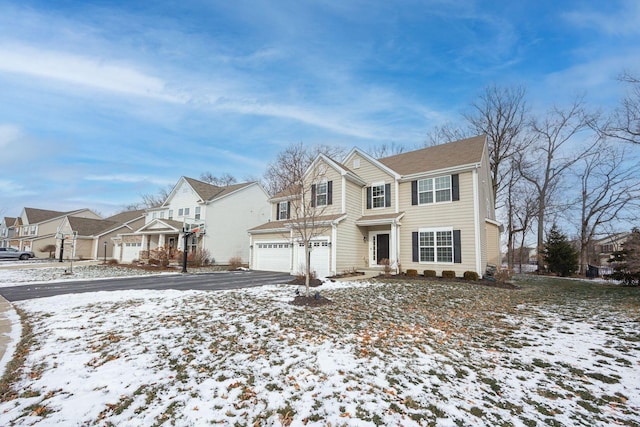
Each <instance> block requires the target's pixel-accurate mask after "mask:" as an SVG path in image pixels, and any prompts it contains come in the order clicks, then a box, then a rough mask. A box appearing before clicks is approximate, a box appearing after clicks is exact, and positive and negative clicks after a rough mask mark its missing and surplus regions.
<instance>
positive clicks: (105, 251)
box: [103, 240, 107, 264]
mask: <svg viewBox="0 0 640 427" xmlns="http://www.w3.org/2000/svg"><path fill="white" fill-rule="evenodd" d="M103 263H104V264H106V263H107V242H106V240H105V242H104V261H103Z"/></svg>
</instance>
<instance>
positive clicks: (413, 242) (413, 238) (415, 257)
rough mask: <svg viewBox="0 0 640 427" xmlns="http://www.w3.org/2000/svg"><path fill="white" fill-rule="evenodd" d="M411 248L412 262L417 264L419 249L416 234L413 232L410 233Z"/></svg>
mask: <svg viewBox="0 0 640 427" xmlns="http://www.w3.org/2000/svg"><path fill="white" fill-rule="evenodd" d="M411 246H412V247H413V251H412V252H413V254H412V255H413V262H418V261H419V260H420V258H419V257H418V255H419V252H420V249H419V248H418V232H417V231H414V232H413V233H411Z"/></svg>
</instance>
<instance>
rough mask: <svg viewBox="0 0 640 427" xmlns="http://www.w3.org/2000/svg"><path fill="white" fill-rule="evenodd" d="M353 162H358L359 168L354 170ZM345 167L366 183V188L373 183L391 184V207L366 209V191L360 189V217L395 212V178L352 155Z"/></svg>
mask: <svg viewBox="0 0 640 427" xmlns="http://www.w3.org/2000/svg"><path fill="white" fill-rule="evenodd" d="M354 160H359V161H360V167H359V168H357V169H355V168H354V167H353V162H354ZM345 166H346V167H348V168H351V170H352V171H353V172H354V173H356V174H357V175H358V176H359V177H360V178H362V179H363V180H364V181H366V183H367V187H370V186H371V184H373V183H382V182H384V183H385V184H391V207H388V208H387V207H384V208H375V209H367V189H366V188H362V189H361V190H360V193H361V195H360V197H361V200H362V204H361V206H362V211H361V214H362V215H382V214H389V213H394V212H396V205H395V203H396V195H395V184H394V183H395V178H394V177H393V176H391V175H390V174H388V173H387V172H386V171H384V170H382V169H380V167H378V166H376V165H374V164H372V163H371V162H369V161H368V160H367V159H365V158H364V157H362V156H360V155H358V153H354V154H352V155H351V156H349V158H348V159H347V161H346V163H345Z"/></svg>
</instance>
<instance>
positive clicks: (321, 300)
mask: <svg viewBox="0 0 640 427" xmlns="http://www.w3.org/2000/svg"><path fill="white" fill-rule="evenodd" d="M289 304H291V305H297V306H299V307H320V306H323V305H329V304H332V302H331V300H330V299H328V298H325V297H323V296H321V295H318V296H317V297H315V296H310V297H307V296H302V295H298V296H297V297H295V298H294V299H293V301H291V302H290V303H289Z"/></svg>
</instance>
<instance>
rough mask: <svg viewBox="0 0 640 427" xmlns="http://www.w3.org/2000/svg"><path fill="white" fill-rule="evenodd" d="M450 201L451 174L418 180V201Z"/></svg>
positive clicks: (424, 202)
mask: <svg viewBox="0 0 640 427" xmlns="http://www.w3.org/2000/svg"><path fill="white" fill-rule="evenodd" d="M449 201H451V175H446V176H439V177H437V178H427V179H421V180H419V181H418V203H419V204H421V205H423V204H427V203H434V202H435V203H439V202H449Z"/></svg>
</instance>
